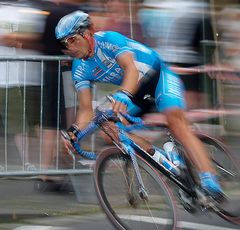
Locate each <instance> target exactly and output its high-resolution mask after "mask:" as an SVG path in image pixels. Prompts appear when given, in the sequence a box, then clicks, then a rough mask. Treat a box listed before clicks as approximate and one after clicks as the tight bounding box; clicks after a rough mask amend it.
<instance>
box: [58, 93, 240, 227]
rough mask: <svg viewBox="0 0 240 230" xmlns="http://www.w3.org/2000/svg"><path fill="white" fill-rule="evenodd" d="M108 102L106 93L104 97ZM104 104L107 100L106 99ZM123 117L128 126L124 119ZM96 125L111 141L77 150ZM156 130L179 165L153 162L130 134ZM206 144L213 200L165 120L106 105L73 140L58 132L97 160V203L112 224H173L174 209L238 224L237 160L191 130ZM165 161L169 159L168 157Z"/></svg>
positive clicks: (239, 180)
mask: <svg viewBox="0 0 240 230" xmlns="http://www.w3.org/2000/svg"><path fill="white" fill-rule="evenodd" d="M106 100H107V101H111V100H112V98H111V97H109V96H108V97H107V99H106ZM105 104H106V103H105ZM123 118H124V119H125V120H127V121H128V125H124V124H123V122H122V121H123ZM97 129H101V130H102V131H103V132H104V133H105V134H106V135H107V136H108V137H109V138H110V139H111V140H112V143H113V146H112V147H108V148H106V149H104V150H103V151H101V152H100V153H99V154H96V153H95V152H88V151H85V150H83V149H81V147H80V145H79V141H80V140H81V139H82V138H84V137H85V136H87V135H90V134H91V133H93V132H95V131H96V130H97ZM146 129H147V130H156V129H158V130H160V133H161V137H160V139H163V138H165V137H166V136H167V137H168V138H170V140H171V141H172V142H173V143H174V145H175V149H176V150H177V152H178V154H179V155H180V156H181V159H182V162H183V164H181V165H180V166H178V167H177V168H176V170H174V171H172V170H169V169H168V168H166V167H165V166H164V164H162V163H160V162H156V161H155V160H154V159H153V157H152V156H151V154H150V153H149V152H147V151H146V150H144V149H143V148H141V147H140V146H139V145H138V144H137V143H135V142H134V140H132V139H131V137H130V135H129V133H131V132H133V131H134V130H146ZM195 134H196V136H197V137H198V138H199V139H200V140H201V141H202V143H203V144H204V145H205V146H206V148H207V150H208V152H209V155H210V157H211V160H212V164H213V165H214V167H215V168H216V171H217V173H218V176H219V181H220V183H221V186H222V188H223V190H224V194H225V197H224V199H222V200H221V201H219V200H215V199H214V198H213V197H211V196H210V195H209V194H207V193H206V192H205V191H204V190H203V189H202V188H201V185H200V183H199V180H198V177H197V174H196V171H195V169H194V167H193V166H192V165H191V163H190V162H189V161H188V159H186V158H185V154H184V151H185V149H184V148H183V146H182V145H181V144H180V143H179V142H178V141H177V140H176V139H174V137H173V136H172V135H171V132H170V131H169V129H168V127H167V125H166V124H156V123H154V124H152V123H150V122H146V121H143V120H142V119H141V118H139V117H132V116H130V115H129V114H118V115H117V114H115V113H114V112H113V111H112V110H111V109H109V106H107V108H106V107H104V106H99V107H97V108H96V109H95V116H94V118H93V119H92V121H91V122H90V123H89V125H88V126H87V127H86V128H85V129H84V130H82V132H81V135H79V136H78V138H77V139H78V140H77V141H72V140H71V139H70V138H69V136H68V134H67V133H66V132H65V131H62V135H63V137H64V138H65V139H67V140H69V141H71V143H72V146H73V147H74V149H75V151H76V152H77V153H78V154H80V155H81V156H82V157H85V158H87V159H91V160H96V162H95V165H94V184H95V189H96V194H97V197H98V200H99V203H100V205H101V207H102V209H103V211H104V212H105V213H106V215H107V217H108V218H109V220H110V221H111V223H112V224H113V225H114V226H115V227H116V229H133V230H135V229H138V230H139V229H178V228H181V226H180V225H179V224H178V223H180V222H178V218H179V217H178V210H179V208H180V207H183V208H184V209H185V210H187V211H188V212H190V213H195V212H197V211H199V210H200V212H203V213H207V212H213V213H216V214H217V215H219V216H220V217H222V218H224V219H225V220H227V221H229V222H231V223H234V224H240V207H239V202H240V176H239V175H240V174H239V172H240V170H239V160H238V159H237V158H236V157H235V156H234V155H233V153H231V152H230V151H229V150H228V148H227V147H226V146H225V145H224V144H223V143H222V142H220V141H219V140H217V139H215V138H213V137H210V136H208V135H206V134H203V133H200V132H196V133H195ZM168 161H169V164H172V162H171V161H170V160H168Z"/></svg>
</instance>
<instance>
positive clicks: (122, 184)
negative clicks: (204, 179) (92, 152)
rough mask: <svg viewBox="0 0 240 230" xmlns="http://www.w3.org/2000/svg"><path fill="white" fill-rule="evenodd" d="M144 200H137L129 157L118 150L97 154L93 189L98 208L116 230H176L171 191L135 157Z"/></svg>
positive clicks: (137, 193)
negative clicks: (99, 207)
mask: <svg viewBox="0 0 240 230" xmlns="http://www.w3.org/2000/svg"><path fill="white" fill-rule="evenodd" d="M137 161H138V165H139V168H140V174H141V177H142V179H143V183H144V186H145V189H146V191H147V194H148V198H147V199H145V198H141V196H140V195H139V191H138V188H137V182H136V176H135V172H134V169H133V165H132V162H131V160H130V158H129V156H127V155H125V154H123V153H122V152H121V151H120V150H119V149H118V148H115V147H114V148H109V149H107V150H105V151H103V152H102V153H101V154H99V157H98V159H97V162H96V165H95V173H94V178H95V188H96V192H97V196H98V199H99V202H100V205H101V207H102V208H103V210H104V212H105V213H106V215H107V216H108V218H109V219H110V221H111V222H112V224H113V225H114V226H115V227H116V228H117V229H133V230H134V229H137V230H141V229H148V230H150V229H176V223H177V221H176V219H177V218H176V217H177V215H176V207H175V202H174V200H173V196H172V193H171V191H170V190H169V189H168V187H167V185H166V183H165V182H164V181H163V179H162V177H160V175H159V174H158V172H157V171H156V170H155V169H154V168H153V167H152V166H151V165H150V164H149V163H148V162H146V161H145V160H144V159H143V158H141V157H140V156H137Z"/></svg>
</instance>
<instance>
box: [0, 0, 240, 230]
mask: <svg viewBox="0 0 240 230" xmlns="http://www.w3.org/2000/svg"><path fill="white" fill-rule="evenodd" d="M239 4H240V1H239V0H228V1H224V0H204V1H203V0H195V1H194V0H175V1H174V0H88V1H84V0H48V1H47V0H18V1H17V0H13V1H12V0H9V1H0V176H1V178H2V182H1V183H2V186H3V187H4V189H3V190H2V189H0V194H5V195H4V197H5V199H6V201H5V202H2V201H1V202H0V213H7V214H9V215H10V219H11V221H14V220H16V219H17V217H16V216H17V215H16V213H18V212H19V213H21V212H23V213H28V212H29V210H31V211H30V212H33V211H32V210H33V209H34V208H33V207H35V209H34V210H35V211H36V206H37V204H38V205H39V203H41V205H42V206H41V207H39V209H38V211H36V212H37V213H39V210H45V211H46V210H48V211H49V213H51V214H52V213H54V212H56V210H55V209H51V208H49V207H47V206H44V205H47V203H48V202H49V200H48V201H46V199H45V198H46V197H45V198H44V195H42V194H41V195H40V196H39V197H41V198H39V197H38V196H36V194H37V193H38V192H40V193H42V192H47V191H48V192H49V191H54V192H57V193H59V192H60V193H61V192H62V191H64V192H66V193H67V194H68V195H69V196H70V197H71V198H68V199H69V200H68V199H67V200H68V202H70V203H71V202H73V203H74V204H75V202H76V201H79V202H78V205H80V204H82V201H83V200H85V201H87V200H88V199H89V202H90V203H91V202H92V201H93V203H95V202H96V200H95V198H94V191H93V187H91V186H92V185H91V183H90V185H89V187H86V186H85V188H84V189H85V190H86V191H85V192H86V193H88V195H89V194H91V193H92V195H89V197H88V199H87V198H86V196H85V195H83V194H84V191H83V190H82V189H83V187H84V186H82V187H81V186H80V184H81V183H82V184H84V183H88V182H89V177H88V176H89V175H91V167H90V166H89V165H87V166H86V165H82V164H81V163H80V162H79V160H81V159H78V157H77V156H66V155H64V154H63V153H62V151H61V145H60V135H59V132H58V131H59V129H66V128H67V127H69V126H70V125H71V124H72V122H73V121H74V115H75V113H76V108H77V104H76V94H75V92H74V88H73V86H72V83H71V59H70V58H68V57H65V56H63V53H62V52H61V47H60V46H59V44H58V43H57V41H56V40H55V37H54V29H55V26H56V24H57V22H58V20H59V19H60V18H61V17H62V16H64V15H66V14H68V13H70V12H72V11H74V10H77V9H80V10H83V11H85V12H87V13H89V14H90V16H91V17H92V20H93V22H94V24H95V30H96V31H101V30H113V31H118V32H120V33H122V34H124V35H126V36H128V37H130V38H133V39H135V40H138V41H140V42H143V43H144V44H147V45H148V46H150V47H152V48H153V49H155V50H156V51H157V52H158V53H159V55H160V56H161V57H162V59H163V60H164V61H165V62H166V63H168V64H169V65H170V66H172V68H173V69H174V70H175V71H176V72H177V73H178V74H180V76H181V78H182V80H183V82H184V84H185V87H186V101H187V110H195V111H198V112H199V121H197V122H195V124H194V125H195V127H197V128H198V129H200V130H202V131H204V132H207V133H209V134H210V135H213V136H215V137H217V138H219V139H221V140H223V141H224V142H226V143H227V144H228V145H229V146H230V147H231V148H232V149H233V151H235V152H236V153H237V152H238V155H239V149H240V148H239V144H238V143H239V137H240V119H239V118H240V75H239V71H240V59H239V57H240V48H239V42H240V24H239V19H240V8H239ZM114 89H115V87H109V86H107V87H106V86H105V85H104V84H98V85H96V86H95V87H94V104H97V103H98V101H99V99H100V98H102V96H103V95H105V94H106V93H111V92H112V91H113V90H114ZM106 145H107V143H105V142H103V141H102V139H101V137H99V135H98V133H96V134H94V135H93V136H91V137H89V138H88V139H86V140H84V141H83V143H82V147H83V148H85V149H87V150H92V151H98V150H100V149H101V148H103V147H104V146H106ZM84 170H87V171H84ZM86 172H87V174H86ZM82 173H84V176H85V177H83V176H82V177H81V176H79V175H82ZM75 174H78V177H74V176H73V175H75ZM66 175H67V176H66ZM69 175H70V176H69ZM86 175H88V176H86ZM76 178H77V179H76ZM90 178H91V177H90ZM22 179H24V183H26V186H25V185H24V186H23V187H25V188H26V190H27V192H23V194H25V195H26V194H28V195H27V197H28V198H29V197H33V196H34V197H35V196H36V197H35V201H34V204H32V203H31V202H30V201H29V206H28V207H27V208H26V209H24V211H23V210H22V203H27V202H26V199H27V198H26V196H25V195H23V194H22V195H21V194H20V196H21V197H20V198H16V199H15V201H14V202H12V197H13V196H14V197H16V196H17V195H19V191H18V192H17V190H18V188H19V186H21V184H22V185H23V182H22ZM25 179H26V181H25ZM78 179H79V180H78ZM79 181H82V182H81V183H80V182H79ZM84 181H85V182H84ZM0 188H1V186H0ZM9 190H11V192H10V193H9V197H7V196H6V194H8V191H9ZM80 190H81V192H79V191H80ZM76 191H77V192H76ZM89 191H90V192H89ZM73 193H74V194H75V195H74V194H73ZM47 194H48V196H49V193H47ZM54 194H55V193H54ZM76 194H77V195H76ZM55 195H56V194H55ZM50 196H51V195H50ZM75 196H76V197H77V199H75V198H76V197H75ZM54 197H55V198H56V196H54ZM48 199H50V200H52V202H54V204H56V203H61V202H62V200H61V199H60V198H59V197H58V199H60V200H57V201H55V200H54V199H53V196H51V198H49V197H48ZM71 199H72V200H71ZM33 200H34V199H33V198H32V201H33ZM40 200H41V202H40ZM70 200H71V201H70ZM65 203H66V202H65ZM65 203H64V204H65ZM10 204H11V205H12V206H9V205H10ZM48 204H49V205H50V206H51V207H52V204H51V203H48ZM34 205H36V206H34ZM81 208H82V207H81ZM85 208H86V207H85ZM91 208H92V207H91ZM57 209H61V210H64V211H63V212H68V211H69V210H70V209H72V210H74V211H75V209H77V210H79V206H77V205H76V206H74V207H73V206H71V207H68V206H65V208H63V207H62V206H61V207H58V208H57ZM16 210H17V211H16ZM66 210H68V211H66ZM40 213H42V212H41V211H40ZM7 219H8V218H7ZM3 220H4V219H3ZM3 222H4V221H3ZM9 229H12V228H9Z"/></svg>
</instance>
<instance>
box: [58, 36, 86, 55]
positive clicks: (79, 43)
mask: <svg viewBox="0 0 240 230" xmlns="http://www.w3.org/2000/svg"><path fill="white" fill-rule="evenodd" d="M61 43H62V44H63V45H64V47H66V49H64V50H63V52H64V53H65V54H67V55H69V56H71V57H76V58H84V57H86V56H87V55H88V50H89V44H88V42H87V40H86V39H84V38H83V36H82V35H80V34H74V35H72V36H71V37H68V38H66V39H63V40H62V41H61Z"/></svg>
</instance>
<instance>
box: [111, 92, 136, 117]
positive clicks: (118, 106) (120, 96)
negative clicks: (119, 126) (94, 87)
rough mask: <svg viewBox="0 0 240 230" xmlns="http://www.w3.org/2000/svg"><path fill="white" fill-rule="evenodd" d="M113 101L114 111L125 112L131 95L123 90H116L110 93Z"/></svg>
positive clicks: (130, 101)
mask: <svg viewBox="0 0 240 230" xmlns="http://www.w3.org/2000/svg"><path fill="white" fill-rule="evenodd" d="M112 97H113V99H114V100H115V102H114V103H113V111H114V112H115V113H126V112H127V109H128V107H129V106H130V105H131V104H132V100H131V98H130V97H132V96H131V95H130V94H127V93H125V92H124V91H118V92H116V93H114V94H113V95H112Z"/></svg>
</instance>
